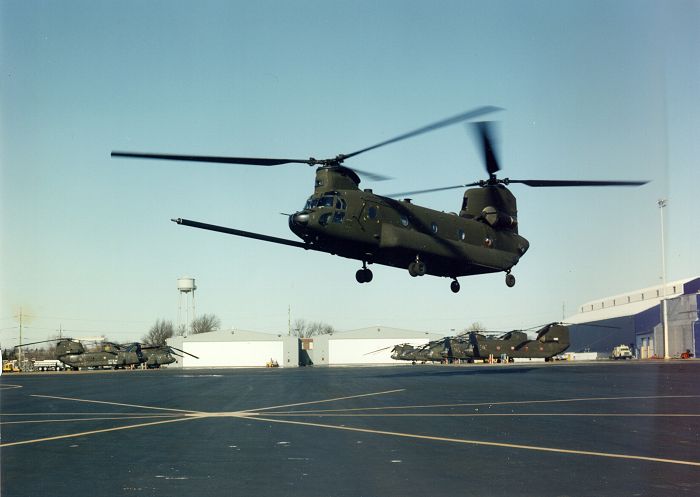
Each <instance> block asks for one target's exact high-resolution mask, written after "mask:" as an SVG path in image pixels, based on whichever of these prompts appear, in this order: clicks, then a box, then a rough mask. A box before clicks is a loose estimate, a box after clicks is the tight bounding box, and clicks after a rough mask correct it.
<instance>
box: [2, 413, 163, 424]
mask: <svg viewBox="0 0 700 497" xmlns="http://www.w3.org/2000/svg"><path fill="white" fill-rule="evenodd" d="M173 417H174V415H173V414H161V415H155V416H138V415H136V416H121V417H117V418H115V417H106V418H64V419H25V420H22V421H2V422H0V425H22V424H38V423H69V422H74V421H121V420H122V419H153V418H173Z"/></svg>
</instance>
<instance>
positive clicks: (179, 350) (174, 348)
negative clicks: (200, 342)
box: [170, 346, 199, 359]
mask: <svg viewBox="0 0 700 497" xmlns="http://www.w3.org/2000/svg"><path fill="white" fill-rule="evenodd" d="M170 348H171V349H173V350H177V351H178V352H182V353H183V354H187V355H189V356H192V357H194V358H195V359H199V357H197V356H196V355H194V354H190V353H189V352H185V351H184V350H182V349H178V348H176V347H173V346H171V347H170Z"/></svg>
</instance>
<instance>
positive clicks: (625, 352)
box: [610, 345, 632, 360]
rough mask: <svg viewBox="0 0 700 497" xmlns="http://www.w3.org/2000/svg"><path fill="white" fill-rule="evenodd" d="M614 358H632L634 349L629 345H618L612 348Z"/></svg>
mask: <svg viewBox="0 0 700 497" xmlns="http://www.w3.org/2000/svg"><path fill="white" fill-rule="evenodd" d="M610 357H611V358H612V359H615V360H618V359H632V351H631V350H630V348H629V347H628V346H627V345H618V346H617V347H615V348H614V349H613V350H612V355H611V356H610Z"/></svg>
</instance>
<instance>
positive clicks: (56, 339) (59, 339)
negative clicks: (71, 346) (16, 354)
mask: <svg viewBox="0 0 700 497" xmlns="http://www.w3.org/2000/svg"><path fill="white" fill-rule="evenodd" d="M61 340H69V341H70V340H73V339H72V338H54V339H52V340H42V341H41V342H30V343H23V344H22V345H15V346H14V348H15V349H16V348H18V347H26V346H28V345H37V344H39V343H49V342H60V341H61Z"/></svg>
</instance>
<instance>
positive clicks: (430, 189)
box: [385, 182, 480, 198]
mask: <svg viewBox="0 0 700 497" xmlns="http://www.w3.org/2000/svg"><path fill="white" fill-rule="evenodd" d="M478 185H480V183H478V182H477V183H467V184H466V185H453V186H443V187H440V188H428V189H427V190H413V191H410V192H400V193H391V194H389V195H385V196H386V197H390V198H397V197H404V196H406V195H420V194H423V193H432V192H442V191H445V190H455V189H457V188H469V187H470V186H478Z"/></svg>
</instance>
